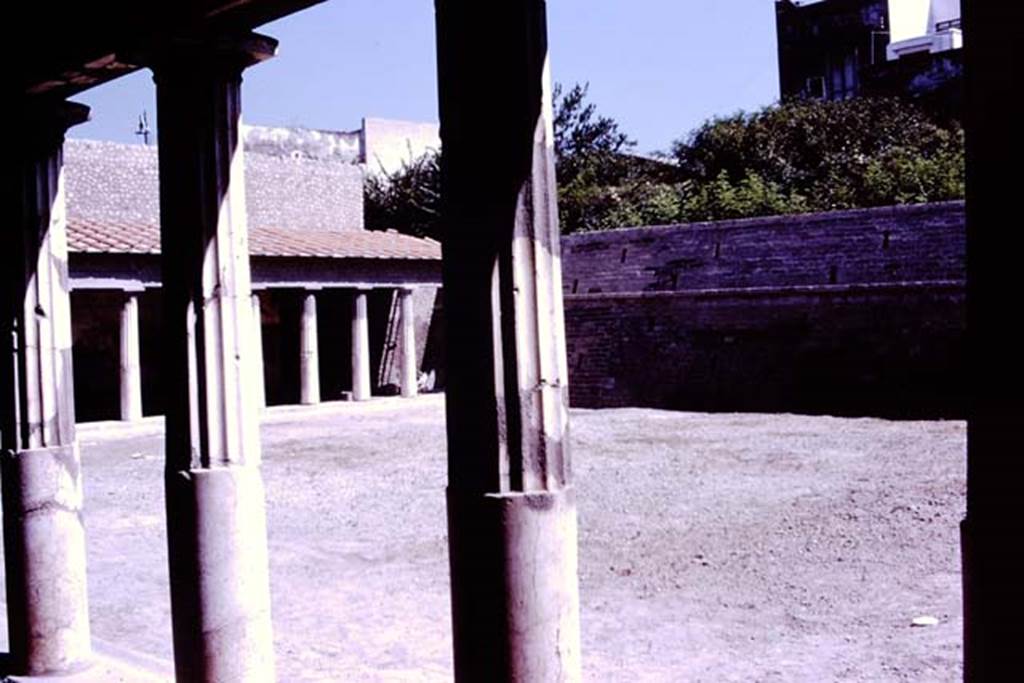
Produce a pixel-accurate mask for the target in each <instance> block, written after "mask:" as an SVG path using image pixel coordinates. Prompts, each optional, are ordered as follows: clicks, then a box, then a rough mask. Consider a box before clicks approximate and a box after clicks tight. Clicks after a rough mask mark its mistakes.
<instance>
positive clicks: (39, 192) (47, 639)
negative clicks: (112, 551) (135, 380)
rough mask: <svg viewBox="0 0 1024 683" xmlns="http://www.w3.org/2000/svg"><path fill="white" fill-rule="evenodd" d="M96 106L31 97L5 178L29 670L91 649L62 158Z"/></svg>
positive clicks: (14, 538) (16, 503)
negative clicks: (68, 138) (70, 134)
mask: <svg viewBox="0 0 1024 683" xmlns="http://www.w3.org/2000/svg"><path fill="white" fill-rule="evenodd" d="M88 111H89V110H88V108H87V107H85V106H83V105H79V104H74V103H60V104H56V105H53V104H50V105H43V106H40V105H28V104H27V105H26V106H25V108H24V110H23V112H22V120H21V123H20V125H19V126H18V131H19V135H18V139H17V141H16V143H15V150H13V151H12V155H13V156H15V157H16V158H17V161H16V163H18V164H19V165H20V167H19V168H16V169H15V173H14V174H12V177H11V178H9V182H13V183H15V185H16V186H17V187H18V190H16V194H15V196H16V197H19V198H20V204H19V205H18V206H17V207H16V208H18V210H19V214H18V215H17V216H15V217H12V219H11V220H10V221H9V223H10V225H8V226H7V229H4V230H2V231H0V240H2V243H0V251H2V252H3V256H2V257H0V258H3V259H4V261H5V262H4V263H3V265H2V269H0V278H2V286H3V302H2V305H3V310H2V320H0V336H2V339H3V340H4V341H3V343H4V344H8V346H7V353H6V354H5V355H6V360H5V361H4V362H3V363H2V364H0V365H2V368H0V387H2V390H3V391H4V392H6V393H7V396H6V397H5V398H4V400H3V401H2V402H0V405H2V409H0V411H2V415H0V419H2V423H0V438H2V446H3V452H2V469H3V527H4V561H5V565H6V581H7V611H8V631H9V637H10V649H11V655H12V659H13V667H12V668H13V669H14V670H15V672H17V673H25V674H43V673H59V672H66V671H68V670H71V669H74V668H77V667H79V666H83V665H84V664H85V663H86V662H87V661H88V659H89V657H90V656H91V645H90V637H89V614H88V604H87V595H86V571H85V531H84V529H83V527H82V519H81V510H82V476H81V460H80V457H79V452H78V442H77V440H76V438H75V411H74V390H73V387H72V377H73V373H72V368H71V306H70V299H69V297H68V254H67V240H66V234H65V233H66V218H65V212H64V178H63V158H62V150H63V142H64V132H65V130H66V129H67V128H68V127H69V126H71V125H74V124H76V123H80V122H82V121H84V120H86V119H87V118H88ZM13 208H15V207H12V209H13Z"/></svg>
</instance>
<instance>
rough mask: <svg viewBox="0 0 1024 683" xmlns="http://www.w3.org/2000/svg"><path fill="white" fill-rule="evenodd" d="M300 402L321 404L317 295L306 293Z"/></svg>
mask: <svg viewBox="0 0 1024 683" xmlns="http://www.w3.org/2000/svg"><path fill="white" fill-rule="evenodd" d="M299 401H300V402H301V403H302V405H307V406H308V405H314V404H316V403H319V402H320V351H319V345H318V344H317V331H316V294H314V293H313V292H306V294H305V296H304V297H303V300H302V322H301V324H300V329H299Z"/></svg>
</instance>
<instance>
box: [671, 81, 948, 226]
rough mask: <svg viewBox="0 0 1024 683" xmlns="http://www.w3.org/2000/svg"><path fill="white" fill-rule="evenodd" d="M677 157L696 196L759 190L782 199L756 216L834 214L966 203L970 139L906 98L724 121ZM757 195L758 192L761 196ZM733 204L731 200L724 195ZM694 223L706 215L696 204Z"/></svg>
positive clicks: (682, 145) (806, 104) (693, 137)
mask: <svg viewBox="0 0 1024 683" xmlns="http://www.w3.org/2000/svg"><path fill="white" fill-rule="evenodd" d="M672 155H673V156H674V157H675V158H676V160H677V162H678V166H679V173H680V178H681V179H682V180H683V181H684V182H687V183H690V184H691V185H693V186H695V187H696V190H695V192H694V195H695V196H699V195H702V194H709V193H710V194H712V195H713V194H714V193H715V192H718V193H719V194H720V195H721V194H723V193H725V194H728V193H727V192H725V189H724V188H725V186H726V185H728V187H729V188H731V190H732V191H735V192H739V193H740V194H743V193H746V192H748V191H750V192H754V191H755V190H756V189H757V185H758V184H759V183H760V184H762V185H763V186H764V187H765V188H767V189H768V191H769V193H776V194H778V195H779V197H780V198H782V199H783V200H782V201H781V202H780V201H779V200H776V199H773V200H772V201H767V202H763V203H761V204H760V206H759V204H758V202H745V201H739V205H737V208H736V210H740V208H742V205H743V204H746V209H747V210H750V211H761V210H777V209H782V210H787V211H827V210H831V209H846V208H855V207H865V206H878V205H884V204H902V203H908V202H926V201H936V200H942V199H953V198H959V197H962V196H963V181H964V164H963V131H962V129H961V128H960V126H959V124H958V123H956V122H948V121H944V122H940V120H939V119H938V118H936V117H933V116H930V115H929V114H927V113H926V112H924V111H922V110H921V109H919V108H917V107H916V106H915V105H913V104H911V103H908V102H905V101H902V100H898V99H871V98H855V99H850V100H841V101H835V102H826V101H821V100H799V101H792V102H786V103H782V104H778V105H773V106H770V107H765V108H764V109H761V110H759V111H756V112H753V113H739V114H735V115H733V116H728V117H723V118H715V119H712V120H710V121H707V122H706V123H704V124H703V125H702V126H700V127H699V128H697V129H696V130H695V131H693V132H692V133H690V134H689V136H687V137H686V138H684V139H682V140H679V141H677V142H676V143H675V144H674V145H673V147H672ZM755 194H756V192H755ZM723 196H724V195H723ZM692 204H693V206H691V208H690V210H688V211H686V214H687V215H686V217H687V218H689V219H694V218H714V217H716V216H715V215H713V214H702V213H701V211H700V210H698V209H699V208H700V207H702V206H704V205H705V204H702V203H701V202H700V201H697V200H694V201H693V202H692Z"/></svg>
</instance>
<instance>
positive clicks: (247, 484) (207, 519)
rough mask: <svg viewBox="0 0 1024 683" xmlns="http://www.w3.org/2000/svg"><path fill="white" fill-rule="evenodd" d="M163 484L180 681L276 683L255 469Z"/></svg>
mask: <svg viewBox="0 0 1024 683" xmlns="http://www.w3.org/2000/svg"><path fill="white" fill-rule="evenodd" d="M165 483H166V487H167V521H168V524H167V526H168V535H169V548H170V576H171V613H172V621H173V631H174V666H175V673H176V677H177V679H178V680H182V681H197V682H202V681H210V682H211V683H212V682H213V681H216V682H217V683H229V682H233V681H274V680H275V676H274V643H273V632H272V628H271V621H270V578H269V570H268V562H267V529H266V512H265V507H264V505H265V504H264V499H265V495H264V490H263V479H262V477H261V475H260V471H259V469H257V468H255V467H220V468H213V469H196V470H189V471H184V472H171V473H168V475H167V478H166V482H165Z"/></svg>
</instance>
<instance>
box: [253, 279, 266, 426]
mask: <svg viewBox="0 0 1024 683" xmlns="http://www.w3.org/2000/svg"><path fill="white" fill-rule="evenodd" d="M252 339H253V347H254V348H253V355H252V359H253V364H252V365H253V369H252V374H253V380H252V381H253V384H254V385H255V388H256V404H257V405H258V406H259V407H260V408H266V407H267V387H266V380H265V378H264V376H263V309H262V308H261V307H260V295H259V294H257V293H256V292H253V293H252Z"/></svg>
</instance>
